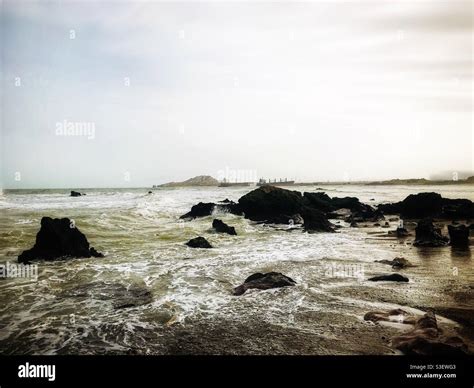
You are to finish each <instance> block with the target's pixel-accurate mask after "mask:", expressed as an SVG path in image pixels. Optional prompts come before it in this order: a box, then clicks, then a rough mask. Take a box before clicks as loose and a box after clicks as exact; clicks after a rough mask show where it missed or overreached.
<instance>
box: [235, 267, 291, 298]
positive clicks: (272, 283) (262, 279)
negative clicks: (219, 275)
mask: <svg viewBox="0 0 474 388" xmlns="http://www.w3.org/2000/svg"><path fill="white" fill-rule="evenodd" d="M295 284H296V282H295V281H294V280H293V279H291V278H289V277H288V276H285V275H283V274H281V273H279V272H268V273H265V274H263V273H255V274H253V275H250V276H249V277H248V278H247V279H245V281H244V283H243V284H241V285H240V286H238V287H236V288H234V292H233V294H234V295H242V294H243V293H245V291H247V290H248V289H251V288H257V289H259V290H268V289H270V288H280V287H288V286H294V285H295Z"/></svg>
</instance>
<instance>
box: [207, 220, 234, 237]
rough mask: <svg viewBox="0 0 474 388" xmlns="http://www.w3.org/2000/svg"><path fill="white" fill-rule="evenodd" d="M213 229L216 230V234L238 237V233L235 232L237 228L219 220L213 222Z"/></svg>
mask: <svg viewBox="0 0 474 388" xmlns="http://www.w3.org/2000/svg"><path fill="white" fill-rule="evenodd" d="M212 227H213V228H214V229H215V230H216V232H219V233H227V234H230V235H231V236H237V232H236V231H235V228H234V227H233V226H229V225H227V224H226V223H225V222H223V221H222V220H219V219H217V218H216V219H215V220H214V221H212Z"/></svg>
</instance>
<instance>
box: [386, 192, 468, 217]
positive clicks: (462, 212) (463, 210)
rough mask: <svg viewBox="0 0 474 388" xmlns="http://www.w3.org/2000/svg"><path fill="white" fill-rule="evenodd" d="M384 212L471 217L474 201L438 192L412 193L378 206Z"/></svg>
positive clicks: (402, 214) (417, 215)
mask: <svg viewBox="0 0 474 388" xmlns="http://www.w3.org/2000/svg"><path fill="white" fill-rule="evenodd" d="M378 209H379V210H381V211H382V212H383V213H384V214H400V215H401V216H403V217H404V218H412V219H421V218H427V217H430V218H445V219H453V220H454V219H469V218H473V217H474V203H473V202H472V201H470V200H468V199H450V198H442V197H441V195H440V194H437V193H419V194H411V195H409V196H408V197H406V198H405V199H404V200H403V201H401V202H396V203H389V204H381V205H379V206H378Z"/></svg>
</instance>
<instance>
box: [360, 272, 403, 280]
mask: <svg viewBox="0 0 474 388" xmlns="http://www.w3.org/2000/svg"><path fill="white" fill-rule="evenodd" d="M369 280H370V281H371V282H382V281H390V282H408V281H409V280H408V278H407V277H406V276H403V275H400V274H398V273H392V274H389V275H379V276H374V277H371V278H369Z"/></svg>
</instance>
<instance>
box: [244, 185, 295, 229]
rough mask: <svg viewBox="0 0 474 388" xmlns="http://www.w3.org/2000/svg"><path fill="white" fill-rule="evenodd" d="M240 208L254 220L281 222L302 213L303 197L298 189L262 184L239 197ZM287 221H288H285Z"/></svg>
mask: <svg viewBox="0 0 474 388" xmlns="http://www.w3.org/2000/svg"><path fill="white" fill-rule="evenodd" d="M239 206H240V210H241V211H242V212H243V213H244V214H245V217H246V218H248V219H250V220H252V221H266V222H269V223H281V220H282V218H284V219H286V220H288V218H289V217H290V216H291V215H293V214H297V213H300V210H301V209H302V207H303V197H302V196H301V193H299V192H298V191H290V190H285V189H282V188H279V187H274V186H261V187H259V188H258V189H255V190H253V191H251V192H250V193H248V194H246V195H244V196H242V197H241V198H240V199H239ZM285 223H286V222H285Z"/></svg>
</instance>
